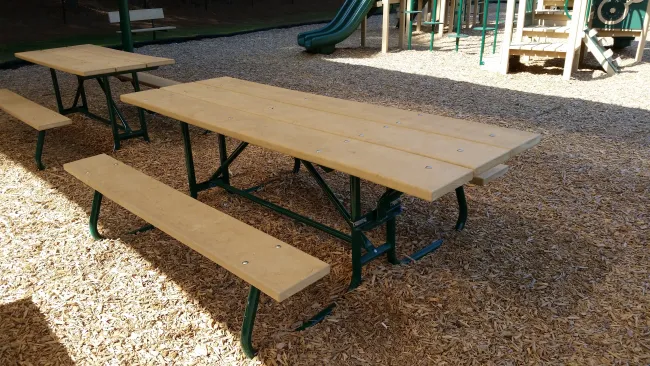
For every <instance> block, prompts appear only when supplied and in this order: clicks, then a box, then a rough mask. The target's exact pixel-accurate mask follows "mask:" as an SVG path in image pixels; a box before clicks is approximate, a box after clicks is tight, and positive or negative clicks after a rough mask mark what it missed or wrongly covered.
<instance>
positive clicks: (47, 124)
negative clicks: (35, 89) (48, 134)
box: [0, 89, 72, 170]
mask: <svg viewBox="0 0 650 366" xmlns="http://www.w3.org/2000/svg"><path fill="white" fill-rule="evenodd" d="M0 109H1V110H3V111H5V112H6V113H7V114H9V115H11V116H12V117H14V118H16V119H18V120H20V121H21V122H23V123H25V124H28V125H29V126H31V127H32V128H34V129H35V130H37V131H38V141H37V143H36V155H35V160H36V165H37V167H38V169H40V170H42V169H44V168H45V166H44V165H43V163H42V162H41V155H42V152H43V143H44V141H45V131H47V130H50V129H53V128H57V127H61V126H66V125H69V124H71V123H72V121H71V120H70V118H68V117H66V116H63V115H61V114H59V113H57V112H54V111H53V110H50V109H48V108H45V107H43V106H41V105H39V104H37V103H35V102H32V101H31V100H29V99H27V98H24V97H22V96H20V95H18V94H16V93H14V92H12V91H10V90H7V89H0Z"/></svg>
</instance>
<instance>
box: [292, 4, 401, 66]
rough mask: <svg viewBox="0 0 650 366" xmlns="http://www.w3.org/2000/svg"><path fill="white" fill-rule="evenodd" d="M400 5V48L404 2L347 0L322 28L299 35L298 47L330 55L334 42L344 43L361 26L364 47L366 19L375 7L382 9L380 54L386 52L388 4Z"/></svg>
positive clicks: (388, 27)
mask: <svg viewBox="0 0 650 366" xmlns="http://www.w3.org/2000/svg"><path fill="white" fill-rule="evenodd" d="M391 4H399V11H398V14H399V24H400V27H399V48H400V49H401V48H402V47H403V42H404V29H405V28H406V27H404V20H405V19H404V8H405V7H404V6H405V4H406V0H383V1H377V0H346V1H345V3H344V4H343V6H342V7H341V9H339V11H338V13H336V16H335V17H334V19H332V21H331V22H329V23H328V24H327V25H326V26H325V27H323V28H320V29H316V30H311V31H307V32H302V33H300V34H298V44H299V45H301V46H303V47H305V48H306V49H307V52H311V53H323V54H330V53H332V52H334V50H335V46H336V44H337V43H340V42H342V41H344V40H345V39H346V38H348V37H349V36H350V35H351V34H352V33H354V32H355V31H356V30H357V28H358V27H359V26H361V46H362V47H364V46H365V44H366V19H367V17H368V14H369V13H370V12H371V11H374V10H375V9H376V8H382V9H383V21H382V41H381V52H383V53H386V52H388V37H389V29H390V23H389V17H390V5H391Z"/></svg>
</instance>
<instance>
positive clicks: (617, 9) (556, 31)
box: [496, 0, 650, 80]
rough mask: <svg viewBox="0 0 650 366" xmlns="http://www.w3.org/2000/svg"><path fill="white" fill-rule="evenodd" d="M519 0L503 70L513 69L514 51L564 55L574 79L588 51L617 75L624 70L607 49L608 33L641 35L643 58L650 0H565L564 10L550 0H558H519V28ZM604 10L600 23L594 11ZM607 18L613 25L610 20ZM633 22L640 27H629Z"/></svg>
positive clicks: (509, 19) (509, 20) (509, 21)
mask: <svg viewBox="0 0 650 366" xmlns="http://www.w3.org/2000/svg"><path fill="white" fill-rule="evenodd" d="M515 1H516V0H508V2H507V10H506V29H505V34H504V41H503V44H502V49H501V57H500V60H499V61H500V63H499V64H498V65H496V68H497V69H498V70H499V71H500V72H501V73H503V74H506V73H507V72H508V67H509V62H510V58H511V57H513V56H515V57H520V56H526V57H531V56H533V57H534V56H541V57H552V58H564V60H565V61H564V72H563V76H562V77H563V78H564V79H565V80H568V79H570V78H571V73H572V72H573V71H575V70H577V67H578V62H579V60H580V59H581V57H582V56H584V53H585V51H586V50H588V51H589V52H590V53H591V54H593V56H594V57H595V58H596V60H597V61H598V62H599V63H600V65H601V66H602V67H603V69H604V70H605V71H606V72H607V73H608V74H610V75H613V74H615V73H617V72H618V71H619V66H618V60H614V59H612V56H613V51H612V50H606V49H605V48H604V46H603V40H602V37H603V36H617V35H624V36H628V37H629V36H631V35H639V37H640V39H641V40H640V42H639V50H638V51H637V61H640V59H641V55H642V53H643V51H642V50H643V47H644V44H645V38H646V37H647V31H648V22H649V21H650V19H649V17H648V12H650V8H648V6H649V5H648V4H649V3H650V0H628V1H627V2H625V3H623V5H620V3H617V4H619V5H615V4H614V0H594V3H593V6H592V5H591V4H590V3H591V1H590V0H574V1H573V4H571V3H570V0H565V1H564V2H563V3H562V5H561V9H558V5H559V4H558V3H550V1H557V0H546V1H544V0H538V2H537V4H535V0H522V1H520V3H519V9H518V15H517V23H516V29H515V27H514V10H515ZM632 5H635V6H634V8H633V9H635V10H634V11H633V12H631V11H630V9H631V8H632ZM547 7H551V9H548V8H547ZM642 9H645V11H642ZM591 10H594V12H593V13H592V11H591ZM599 13H600V18H599V22H600V23H598V22H596V23H595V18H594V16H592V14H596V15H595V17H596V18H598V16H599V15H598V14H599ZM628 17H631V20H630V21H629V22H625V19H626V18H628ZM601 18H602V19H601ZM603 19H604V20H605V22H609V23H611V24H607V23H604V22H603V21H602V20H603ZM619 24H620V25H619ZM614 25H619V26H618V27H619V28H621V29H612V26H614ZM632 26H633V27H634V29H630V28H628V27H632ZM593 27H598V28H593ZM603 29H604V31H603ZM601 31H602V32H603V33H601ZM583 43H584V46H582V44H583Z"/></svg>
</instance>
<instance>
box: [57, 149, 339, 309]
mask: <svg viewBox="0 0 650 366" xmlns="http://www.w3.org/2000/svg"><path fill="white" fill-rule="evenodd" d="M63 168H64V169H65V170H66V171H67V172H68V173H70V174H72V175H73V176H74V177H76V178H77V179H79V180H80V181H82V182H83V183H85V184H86V185H88V186H90V187H91V188H93V189H95V190H96V191H98V192H100V193H102V194H103V195H104V196H105V197H106V198H108V199H110V200H111V201H114V202H115V203H117V204H118V205H120V206H122V207H124V208H125V209H127V210H128V211H130V212H132V213H133V214H135V215H136V216H138V217H140V218H142V219H143V220H145V221H147V222H148V223H150V224H152V225H153V226H155V227H156V228H157V229H160V230H161V231H163V232H165V233H166V234H168V235H169V236H171V237H173V238H174V239H176V240H178V241H180V242H181V243H183V244H185V245H187V246H188V247H190V248H191V249H193V250H195V251H197V252H198V253H200V254H202V255H203V256H204V257H206V258H208V259H210V260H211V261H213V262H215V263H216V264H218V265H219V266H221V267H223V268H225V269H226V270H228V271H229V272H231V273H233V274H234V275H236V276H237V277H239V278H241V279H242V280H244V281H246V282H248V283H249V284H251V285H253V286H255V287H257V288H258V289H259V290H260V291H262V292H264V293H265V294H267V295H269V296H270V297H271V298H273V299H275V300H276V301H283V300H285V299H286V298H288V297H290V296H291V295H293V294H295V293H297V292H299V291H301V290H303V289H304V288H306V287H307V286H309V285H311V284H312V283H314V282H316V281H318V280H319V279H321V278H323V277H324V276H326V275H327V274H328V273H329V271H330V266H329V265H328V264H327V263H325V262H323V261H321V260H319V259H317V258H314V257H312V256H310V255H309V254H306V253H303V252H302V251H300V250H299V249H296V248H294V247H292V246H291V245H289V244H287V243H284V242H282V241H280V240H278V239H275V238H273V237H272V236H270V235H267V234H265V233H263V232H261V231H259V230H257V229H255V228H253V227H251V226H249V225H246V224H245V223H243V222H241V221H239V220H237V219H235V218H233V217H230V216H228V215H226V214H225V213H222V212H220V211H217V210H216V209H214V208H212V207H210V206H208V205H206V204H204V203H202V202H200V201H198V200H195V199H193V198H191V197H190V196H187V195H185V194H183V193H181V192H179V191H177V190H175V189H173V188H171V187H169V186H167V185H165V184H163V183H161V182H159V181H157V180H155V179H153V178H151V177H149V176H147V175H145V174H143V173H141V172H139V171H137V170H135V169H133V168H132V167H130V166H128V165H125V164H123V163H121V162H119V161H117V160H115V159H113V158H111V157H109V156H108V155H105V154H101V155H97V156H93V157H90V158H86V159H82V160H78V161H75V162H72V163H67V164H64V165H63ZM245 262H246V263H245ZM244 263H245V264H244Z"/></svg>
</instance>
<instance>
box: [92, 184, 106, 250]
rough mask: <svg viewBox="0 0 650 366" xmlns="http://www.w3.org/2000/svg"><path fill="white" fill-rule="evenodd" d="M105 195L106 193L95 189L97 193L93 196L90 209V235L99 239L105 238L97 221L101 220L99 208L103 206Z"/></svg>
mask: <svg viewBox="0 0 650 366" xmlns="http://www.w3.org/2000/svg"><path fill="white" fill-rule="evenodd" d="M103 197H104V195H102V194H101V193H99V192H98V191H95V195H94V196H93V205H92V208H91V209H90V223H89V225H88V226H89V228H90V235H92V237H93V238H95V239H97V240H99V239H102V238H103V237H102V236H101V234H100V233H99V230H98V229H97V222H98V221H99V210H100V208H101V206H102V198H103Z"/></svg>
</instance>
